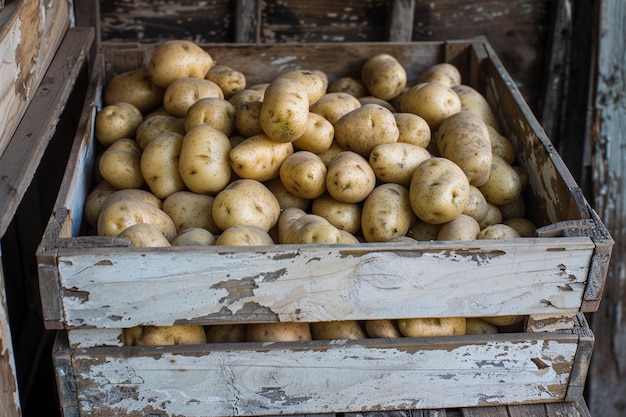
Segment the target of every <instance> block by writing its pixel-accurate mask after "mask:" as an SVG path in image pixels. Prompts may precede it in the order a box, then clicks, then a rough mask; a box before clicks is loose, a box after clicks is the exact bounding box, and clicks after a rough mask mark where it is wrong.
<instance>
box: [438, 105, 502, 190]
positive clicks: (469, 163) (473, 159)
mask: <svg viewBox="0 0 626 417" xmlns="http://www.w3.org/2000/svg"><path fill="white" fill-rule="evenodd" d="M436 141H437V149H438V150H439V154H440V155H441V156H443V157H444V158H447V159H449V160H451V161H452V162H454V163H455V164H457V165H458V166H459V167H461V169H462V170H463V172H465V175H467V178H468V179H469V182H470V185H474V186H476V187H479V186H481V185H483V184H484V183H486V182H487V180H488V178H489V174H490V171H491V161H492V152H491V141H490V139H489V131H488V130H487V125H486V124H485V122H483V121H482V119H480V118H479V117H478V116H476V115H475V114H473V113H470V112H467V111H461V112H458V113H455V114H453V115H451V116H450V117H448V118H446V119H445V120H444V121H443V122H442V123H441V125H440V126H439V129H438V130H437V134H436Z"/></svg>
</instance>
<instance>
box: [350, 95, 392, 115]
mask: <svg viewBox="0 0 626 417" xmlns="http://www.w3.org/2000/svg"><path fill="white" fill-rule="evenodd" d="M359 103H361V106H363V105H365V104H378V105H379V106H380V107H384V108H386V109H387V110H389V111H390V112H392V113H396V112H397V111H398V109H396V108H395V107H394V106H393V104H391V103H390V102H388V101H386V100H383V99H380V98H377V97H374V96H365V97H359Z"/></svg>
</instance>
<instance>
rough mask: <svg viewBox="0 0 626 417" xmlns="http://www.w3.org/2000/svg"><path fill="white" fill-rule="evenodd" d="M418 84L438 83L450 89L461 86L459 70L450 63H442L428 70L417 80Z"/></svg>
mask: <svg viewBox="0 0 626 417" xmlns="http://www.w3.org/2000/svg"><path fill="white" fill-rule="evenodd" d="M417 82H418V83H430V82H437V83H441V84H444V85H447V86H448V87H453V86H457V85H459V84H461V73H460V72H459V69H458V68H457V67H455V66H454V65H452V64H450V63H448V62H441V63H438V64H434V65H431V66H430V67H428V68H426V69H425V70H424V71H423V72H422V73H421V74H420V76H419V78H418V79H417Z"/></svg>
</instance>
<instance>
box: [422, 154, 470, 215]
mask: <svg viewBox="0 0 626 417" xmlns="http://www.w3.org/2000/svg"><path fill="white" fill-rule="evenodd" d="M469 193H470V184H469V180H468V179H467V176H466V175H465V173H464V172H463V170H462V169H461V168H460V167H459V166H458V165H456V164H455V163H454V162H452V161H450V160H449V159H445V158H441V157H435V158H430V159H427V160H426V161H424V162H422V163H421V164H420V165H419V166H418V167H417V168H416V169H415V171H414V172H413V178H412V180H411V185H410V187H409V197H410V201H411V207H412V208H413V212H414V213H415V214H416V215H417V217H419V218H420V219H422V220H423V221H425V222H428V223H447V222H449V221H451V220H453V219H455V218H456V217H458V216H459V215H461V213H463V211H464V210H465V208H466V207H467V204H468V202H469Z"/></svg>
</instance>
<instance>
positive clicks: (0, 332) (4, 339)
mask: <svg viewBox="0 0 626 417" xmlns="http://www.w3.org/2000/svg"><path fill="white" fill-rule="evenodd" d="M1 261H2V248H1V247H0V381H1V384H0V417H19V416H21V415H22V410H21V405H20V396H19V389H18V384H17V372H16V369H15V353H14V351H13V339H12V336H11V328H10V327H9V316H8V309H7V297H6V292H5V289H4V288H5V286H4V269H3V268H2V262H1Z"/></svg>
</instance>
